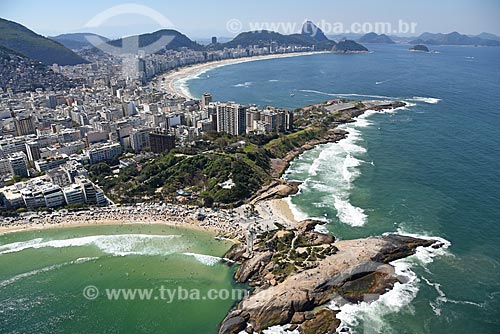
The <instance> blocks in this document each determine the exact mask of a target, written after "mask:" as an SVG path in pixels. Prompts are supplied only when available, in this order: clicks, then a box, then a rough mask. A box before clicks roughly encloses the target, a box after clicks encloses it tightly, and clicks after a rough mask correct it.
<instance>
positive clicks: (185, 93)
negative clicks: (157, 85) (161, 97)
mask: <svg viewBox="0 0 500 334" xmlns="http://www.w3.org/2000/svg"><path fill="white" fill-rule="evenodd" d="M323 53H330V52H329V51H307V52H291V53H278V54H269V55H262V56H251V57H242V58H231V59H223V60H217V61H210V62H206V63H201V64H195V65H191V66H185V67H180V68H177V69H174V70H171V71H169V72H167V73H164V74H161V75H160V76H158V77H156V78H155V79H153V81H156V80H159V81H160V82H161V86H162V88H163V89H165V90H166V91H167V92H168V93H170V94H172V95H176V96H180V97H183V98H185V99H188V100H190V99H193V98H194V97H193V96H192V95H191V94H190V93H189V90H187V88H186V87H182V85H179V84H178V83H179V82H182V81H187V80H189V79H191V78H195V77H197V76H199V75H200V74H203V73H205V72H207V71H210V70H212V69H215V68H219V67H223V66H227V65H233V64H242V63H247V62H251V61H259V60H269V59H279V58H290V57H301V56H311V55H316V54H323Z"/></svg>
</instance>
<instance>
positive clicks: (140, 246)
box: [0, 234, 184, 256]
mask: <svg viewBox="0 0 500 334" xmlns="http://www.w3.org/2000/svg"><path fill="white" fill-rule="evenodd" d="M180 237H181V236H180V235H150V234H119V235H95V236H87V237H80V238H72V239H61V240H46V241H44V240H43V239H41V238H37V239H33V240H28V241H25V242H16V243H11V244H7V245H2V246H1V248H0V254H7V253H13V252H20V251H22V250H25V249H29V248H35V249H38V248H45V247H53V248H64V247H80V246H96V247H98V248H99V249H100V250H101V251H103V252H105V253H108V254H113V255H118V256H125V255H133V254H135V255H166V254H172V253H175V252H178V251H180V250H182V249H183V248H184V245H183V244H182V243H181V242H178V241H175V240H174V239H177V238H180Z"/></svg>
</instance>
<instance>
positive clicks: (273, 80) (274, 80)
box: [268, 79, 279, 82]
mask: <svg viewBox="0 0 500 334" xmlns="http://www.w3.org/2000/svg"><path fill="white" fill-rule="evenodd" d="M268 81H269V82H278V81H279V80H277V79H270V80H268Z"/></svg>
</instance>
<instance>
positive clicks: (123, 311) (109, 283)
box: [0, 224, 242, 334]
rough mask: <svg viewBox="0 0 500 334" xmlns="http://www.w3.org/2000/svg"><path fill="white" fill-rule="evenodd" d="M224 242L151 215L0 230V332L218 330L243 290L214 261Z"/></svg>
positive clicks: (227, 244)
mask: <svg viewBox="0 0 500 334" xmlns="http://www.w3.org/2000/svg"><path fill="white" fill-rule="evenodd" d="M231 245H232V243H231V242H227V241H220V240H216V239H215V238H214V235H213V234H212V233H209V232H205V231H196V230H192V229H184V228H178V227H169V226H165V225H158V224H151V225H139V224H131V225H109V226H95V225H93V226H81V227H72V228H62V229H46V230H34V231H25V232H19V233H11V234H4V235H0V333H20V334H26V333H36V334H40V333H47V334H52V333H131V334H132V333H186V334H187V333H217V328H218V324H219V322H220V321H222V319H224V317H225V315H226V313H227V311H228V310H229V309H230V308H231V306H232V305H233V304H234V303H235V302H236V300H234V299H233V295H232V291H236V292H238V293H239V291H240V290H242V287H237V286H236V285H235V284H233V282H232V275H233V273H234V267H229V266H227V265H226V264H223V263H221V262H220V261H219V260H220V256H222V255H223V254H224V253H225V252H226V251H227V250H228V249H229V247H230V246H231ZM88 287H95V288H97V289H98V291H99V294H98V295H95V294H90V292H92V291H93V290H88V289H91V288H88ZM106 289H130V291H134V290H135V289H141V291H145V290H143V289H148V290H149V289H151V291H153V292H152V293H151V294H150V297H148V292H146V293H143V294H142V296H143V297H142V299H141V297H140V294H139V293H136V296H135V297H132V295H131V294H130V293H129V294H128V297H124V295H123V294H121V295H120V297H119V298H115V297H113V296H116V294H113V292H108V291H106ZM160 289H163V291H164V292H163V294H162V292H161V290H160ZM212 289H214V290H216V291H228V293H229V294H228V295H222V294H221V295H220V298H214V299H207V298H206V296H212V295H209V291H210V290H212ZM109 291H112V290H109ZM115 291H118V290H115ZM225 293H226V292H225ZM170 296H172V298H170ZM234 296H236V297H237V296H239V295H238V294H236V293H235V294H234ZM87 297H91V298H87ZM94 297H95V298H94ZM204 297H205V298H204ZM127 298H128V299H127ZM132 298H134V299H132Z"/></svg>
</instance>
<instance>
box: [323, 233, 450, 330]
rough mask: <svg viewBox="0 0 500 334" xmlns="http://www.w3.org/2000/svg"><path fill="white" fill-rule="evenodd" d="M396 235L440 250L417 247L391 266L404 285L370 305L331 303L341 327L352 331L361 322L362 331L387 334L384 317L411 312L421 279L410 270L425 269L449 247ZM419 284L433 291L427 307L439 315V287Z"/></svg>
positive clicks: (445, 243)
mask: <svg viewBox="0 0 500 334" xmlns="http://www.w3.org/2000/svg"><path fill="white" fill-rule="evenodd" d="M398 234H401V235H407V236H412V237H415V238H421V239H432V240H437V241H438V242H439V243H441V244H442V247H441V248H432V247H419V248H417V252H416V254H415V255H413V256H410V257H408V258H405V259H400V260H397V261H393V262H391V264H392V265H393V266H394V268H395V273H396V275H398V276H400V277H402V278H403V280H402V281H403V282H404V283H396V284H395V285H394V288H393V289H392V290H390V291H389V292H387V293H385V294H383V295H382V296H380V298H379V299H378V300H376V301H374V302H372V303H366V302H362V303H360V304H346V305H342V306H339V305H336V304H334V303H332V306H336V307H337V308H339V309H340V313H339V314H338V315H337V317H338V318H339V319H340V320H341V321H342V326H343V327H349V328H351V329H352V328H353V327H356V326H358V325H359V324H360V321H362V323H363V324H364V326H365V327H366V328H370V330H371V331H374V332H375V333H390V332H391V329H390V328H388V324H387V323H386V322H385V321H384V319H383V318H384V316H385V315H387V314H390V313H397V312H413V308H412V307H411V305H410V303H411V301H412V300H413V299H414V298H415V297H416V295H417V293H418V291H419V288H420V284H421V279H420V278H419V277H417V275H416V274H415V272H413V271H412V267H414V266H415V265H419V266H425V265H426V264H428V263H430V262H432V261H433V259H434V258H435V257H438V256H444V255H450V254H449V253H448V251H447V249H448V247H449V246H450V245H451V243H450V242H449V241H448V240H446V239H444V238H440V237H434V236H428V235H421V234H411V233H405V232H404V231H402V230H398ZM422 280H423V281H424V282H425V283H426V284H428V285H429V286H432V287H434V288H435V289H436V291H437V293H438V298H437V299H436V301H435V302H433V304H432V305H431V306H432V308H433V310H434V312H435V314H439V313H440V311H441V310H440V308H439V306H440V304H441V303H443V302H445V301H446V302H447V301H448V300H447V298H446V295H445V294H444V292H443V291H442V290H441V285H440V284H439V283H434V282H430V281H429V280H427V279H425V278H424V277H422ZM353 333H355V332H353Z"/></svg>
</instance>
